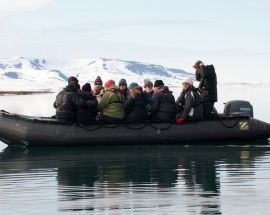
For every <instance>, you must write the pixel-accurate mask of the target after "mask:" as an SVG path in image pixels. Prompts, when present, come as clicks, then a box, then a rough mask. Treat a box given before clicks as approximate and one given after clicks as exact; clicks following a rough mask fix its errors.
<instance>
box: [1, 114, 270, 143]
mask: <svg viewBox="0 0 270 215" xmlns="http://www.w3.org/2000/svg"><path fill="white" fill-rule="evenodd" d="M268 138H270V125H269V124H268V123H266V122H262V121H260V120H256V119H254V118H252V117H248V116H226V117H219V118H218V119H215V120H207V121H206V120H205V121H196V122H188V123H184V124H175V123H170V122H146V123H140V124H138V123H128V122H122V123H106V124H104V123H94V124H92V125H89V126H82V125H77V124H64V123H61V122H58V121H57V120H55V119H51V118H43V117H30V116H23V115H18V114H11V113H8V112H6V111H0V140H2V141H3V142H4V143H6V144H7V145H23V146H47V145H54V146H68V145H98V144H108V145H115V144H125V145H128V144H132V143H136V144H157V143H159V144H160V143H164V144H166V143H177V144H182V143H187V142H189V143H190V142H192V143H195V142H209V141H228V140H236V141H238V140H266V139H268Z"/></svg>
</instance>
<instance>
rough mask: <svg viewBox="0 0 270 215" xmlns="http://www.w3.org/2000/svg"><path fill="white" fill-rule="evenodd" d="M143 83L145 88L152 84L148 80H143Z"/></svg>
mask: <svg viewBox="0 0 270 215" xmlns="http://www.w3.org/2000/svg"><path fill="white" fill-rule="evenodd" d="M143 83H144V87H146V86H147V85H149V84H152V85H153V83H152V81H150V79H144V80H143Z"/></svg>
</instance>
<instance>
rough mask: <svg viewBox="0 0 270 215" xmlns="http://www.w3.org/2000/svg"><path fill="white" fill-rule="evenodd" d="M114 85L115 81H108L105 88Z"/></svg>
mask: <svg viewBox="0 0 270 215" xmlns="http://www.w3.org/2000/svg"><path fill="white" fill-rule="evenodd" d="M113 84H115V81H114V80H108V81H106V82H105V87H110V86H111V85H113Z"/></svg>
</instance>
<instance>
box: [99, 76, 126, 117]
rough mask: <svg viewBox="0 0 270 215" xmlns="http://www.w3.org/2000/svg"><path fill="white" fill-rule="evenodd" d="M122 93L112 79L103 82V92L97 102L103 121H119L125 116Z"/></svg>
mask: <svg viewBox="0 0 270 215" xmlns="http://www.w3.org/2000/svg"><path fill="white" fill-rule="evenodd" d="M124 100H125V98H124V95H123V94H122V93H121V92H120V91H119V88H118V87H117V86H116V85H115V82H114V81H113V80H109V81H107V82H106V83H105V93H104V94H103V96H102V99H101V101H100V103H99V104H98V111H99V112H100V114H101V119H102V120H104V121H121V120H124V118H125V109H124Z"/></svg>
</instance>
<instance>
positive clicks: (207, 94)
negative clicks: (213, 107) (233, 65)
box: [196, 65, 217, 102]
mask: <svg viewBox="0 0 270 215" xmlns="http://www.w3.org/2000/svg"><path fill="white" fill-rule="evenodd" d="M196 80H197V81H199V82H200V84H199V90H200V92H201V98H202V101H212V102H217V76H216V72H215V68H214V66H213V65H207V66H202V68H201V69H200V71H199V72H196Z"/></svg>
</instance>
